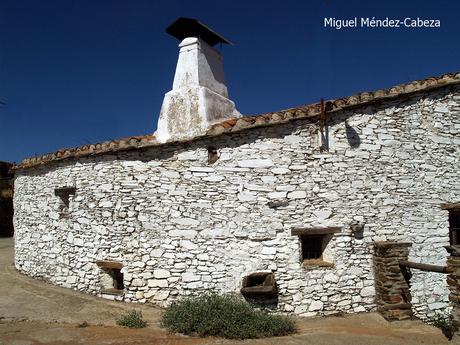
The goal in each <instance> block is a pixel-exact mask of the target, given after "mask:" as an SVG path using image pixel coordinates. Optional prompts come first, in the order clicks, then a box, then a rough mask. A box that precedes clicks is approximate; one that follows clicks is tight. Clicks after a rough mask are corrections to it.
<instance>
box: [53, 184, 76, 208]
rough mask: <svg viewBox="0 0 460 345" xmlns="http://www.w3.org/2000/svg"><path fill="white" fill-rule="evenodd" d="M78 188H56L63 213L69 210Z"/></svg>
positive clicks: (55, 191)
mask: <svg viewBox="0 0 460 345" xmlns="http://www.w3.org/2000/svg"><path fill="white" fill-rule="evenodd" d="M75 192H76V188H75V187H63V188H56V189H55V190H54V195H56V196H58V197H59V200H60V202H61V204H60V209H61V211H63V210H67V209H68V208H69V206H70V196H71V195H75Z"/></svg>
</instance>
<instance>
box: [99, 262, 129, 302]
mask: <svg viewBox="0 0 460 345" xmlns="http://www.w3.org/2000/svg"><path fill="white" fill-rule="evenodd" d="M96 264H97V265H98V266H99V267H100V268H101V270H102V275H101V292H102V293H103V294H113V295H120V294H123V290H124V288H125V284H124V279H123V273H122V272H121V270H122V264H121V263H119V262H115V261H97V262H96Z"/></svg>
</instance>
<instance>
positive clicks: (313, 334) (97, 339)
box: [0, 239, 449, 345]
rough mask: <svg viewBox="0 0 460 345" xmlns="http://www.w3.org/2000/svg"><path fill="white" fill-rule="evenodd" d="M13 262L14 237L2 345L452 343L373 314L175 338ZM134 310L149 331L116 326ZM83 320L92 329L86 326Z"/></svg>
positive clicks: (1, 250)
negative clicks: (277, 334)
mask: <svg viewBox="0 0 460 345" xmlns="http://www.w3.org/2000/svg"><path fill="white" fill-rule="evenodd" d="M12 262H13V241H12V239H0V274H1V279H0V345H44V344H47V345H58V344H59V345H60V344H63V345H67V344H69V345H70V344H75V345H80V344H87V345H96V344H97V345H122V344H123V345H124V344H126V345H137V344H156V345H189V344H190V345H195V344H249V345H251V344H254V345H256V344H267V345H280V344H286V345H287V344H289V345H304V344H308V345H335V344H337V345H338V344H340V345H347V344H350V345H361V344H362V345H380V344H381V345H402V344H404V345H416V344H429V345H438V344H449V342H448V341H447V339H446V338H445V337H444V336H443V335H442V333H441V332H440V331H439V330H438V329H436V328H433V327H430V326H427V325H425V324H423V323H422V322H419V321H407V322H397V323H388V322H386V321H385V320H384V319H382V318H381V317H380V316H379V315H377V314H373V313H370V314H359V315H349V316H346V317H329V318H318V319H303V318H299V319H298V322H297V324H298V327H299V332H298V333H297V334H295V335H293V336H289V337H282V338H271V339H259V340H247V341H230V340H224V339H215V338H214V339H213V338H207V339H199V338H193V337H185V336H181V335H171V334H168V333H167V332H165V331H164V330H163V329H161V328H160V326H159V317H160V314H161V310H159V309H156V308H153V307H151V306H145V305H139V304H128V303H121V302H111V301H107V300H103V299H99V298H97V297H93V296H90V295H86V294H83V293H79V292H75V291H72V290H69V289H64V288H59V287H56V286H53V285H51V284H48V283H45V282H41V281H37V280H34V279H31V278H28V277H26V276H24V275H21V274H19V273H18V272H17V271H16V270H15V269H14V267H13V266H12ZM134 308H135V309H137V310H141V311H142V313H143V315H144V319H146V320H147V321H148V323H149V325H148V327H147V328H145V329H137V330H136V329H128V328H123V327H119V326H116V324H115V319H116V318H117V317H118V316H119V315H121V314H123V313H124V312H126V311H127V310H131V309H134ZM84 322H86V323H88V324H89V326H88V327H81V325H82V324H83V323H84Z"/></svg>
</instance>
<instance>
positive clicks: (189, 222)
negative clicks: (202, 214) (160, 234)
mask: <svg viewBox="0 0 460 345" xmlns="http://www.w3.org/2000/svg"><path fill="white" fill-rule="evenodd" d="M171 221H172V222H173V223H176V224H179V225H183V226H198V225H199V224H200V222H199V221H198V220H196V219H192V218H173V219H171Z"/></svg>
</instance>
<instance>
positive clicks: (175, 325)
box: [161, 293, 295, 339]
mask: <svg viewBox="0 0 460 345" xmlns="http://www.w3.org/2000/svg"><path fill="white" fill-rule="evenodd" d="M161 324H162V326H163V327H166V328H167V329H168V330H170V331H171V332H177V333H183V334H188V335H198V336H201V337H205V336H218V337H224V338H229V339H250V338H263V337H274V336H283V335H288V334H291V333H294V332H295V323H294V321H293V320H292V319H291V318H290V317H287V316H281V315H274V314H269V313H267V312H266V311H260V310H255V309H254V308H253V307H251V306H250V305H249V304H248V303H247V302H246V301H244V300H241V299H240V298H238V297H235V296H230V295H218V294H216V293H206V294H202V295H198V296H193V297H187V298H184V299H182V300H180V301H178V302H176V303H173V304H172V305H170V306H169V307H168V308H166V310H165V312H164V313H163V315H162V319H161Z"/></svg>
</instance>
